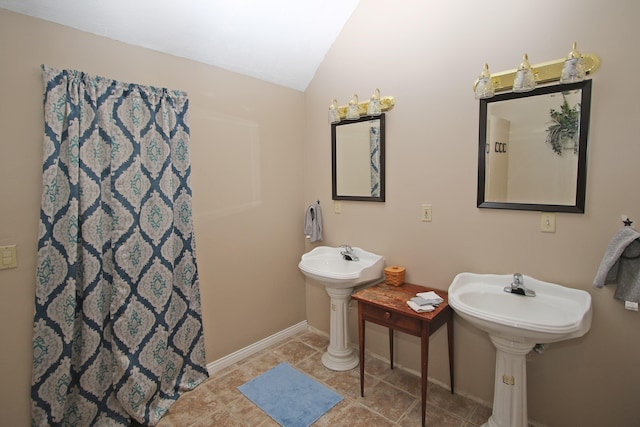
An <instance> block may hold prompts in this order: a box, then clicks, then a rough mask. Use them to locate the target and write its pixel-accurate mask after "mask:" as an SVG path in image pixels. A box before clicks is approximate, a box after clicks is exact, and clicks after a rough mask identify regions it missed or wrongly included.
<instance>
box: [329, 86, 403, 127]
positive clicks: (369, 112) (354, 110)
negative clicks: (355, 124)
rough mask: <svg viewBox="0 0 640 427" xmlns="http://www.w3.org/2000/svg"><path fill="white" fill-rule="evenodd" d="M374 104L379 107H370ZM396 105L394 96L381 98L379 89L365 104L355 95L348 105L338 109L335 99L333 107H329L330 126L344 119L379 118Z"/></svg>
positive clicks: (332, 103)
mask: <svg viewBox="0 0 640 427" xmlns="http://www.w3.org/2000/svg"><path fill="white" fill-rule="evenodd" d="M372 103H374V104H377V105H373V106H370V105H371V104H372ZM395 105H396V100H395V98H394V97H393V96H380V89H378V88H376V89H375V91H374V92H373V95H371V99H369V100H367V101H363V102H358V95H357V94H353V97H352V98H351V101H349V104H348V105H341V106H340V107H338V101H337V100H336V99H333V100H332V102H331V105H329V124H335V123H340V121H341V120H344V119H348V120H356V119H358V118H360V117H361V116H379V115H380V114H382V113H384V112H385V111H389V110H391V109H392V108H393V107H394V106H395ZM334 111H335V113H334ZM356 114H357V117H356Z"/></svg>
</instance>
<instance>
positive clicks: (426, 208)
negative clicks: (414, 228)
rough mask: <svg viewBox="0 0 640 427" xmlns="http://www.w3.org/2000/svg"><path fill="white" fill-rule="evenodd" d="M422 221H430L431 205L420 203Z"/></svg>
mask: <svg viewBox="0 0 640 427" xmlns="http://www.w3.org/2000/svg"><path fill="white" fill-rule="evenodd" d="M422 222H431V205H427V204H423V205H422Z"/></svg>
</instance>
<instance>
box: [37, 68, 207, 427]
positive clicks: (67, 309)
mask: <svg viewBox="0 0 640 427" xmlns="http://www.w3.org/2000/svg"><path fill="white" fill-rule="evenodd" d="M43 78H44V86H45V96H44V117H45V125H44V130H45V132H44V164H43V184H44V188H43V195H42V209H41V213H40V232H39V242H38V265H37V277H36V304H35V319H34V335H33V380H32V389H31V398H32V425H36V426H45V425H46V426H58V425H60V426H63V425H64V426H90V425H91V426H93V425H96V426H101V427H102V426H121V425H125V426H128V425H130V424H131V423H132V419H135V420H136V421H137V422H139V423H143V424H145V425H155V424H156V423H157V421H158V420H159V419H160V417H162V415H163V414H164V413H165V412H166V411H167V410H168V408H169V407H170V406H171V404H172V403H173V402H174V401H175V400H176V399H177V398H178V396H179V395H180V394H181V393H182V392H184V391H187V390H191V389H193V388H194V387H195V386H196V385H198V384H199V383H201V382H202V381H203V380H204V379H206V378H207V370H206V367H205V354H204V339H203V330H202V316H201V309H200V291H199V285H198V270H197V266H196V257H195V241H194V235H193V223H192V218H191V216H192V215H191V190H190V187H189V184H190V183H189V180H190V178H189V175H190V160H189V125H188V122H187V118H188V107H189V101H188V98H187V96H186V94H185V93H183V92H178V91H169V90H166V89H158V88H154V87H145V86H140V85H135V84H125V83H120V82H117V81H114V80H110V79H105V78H101V77H93V76H89V75H87V74H85V73H82V72H78V71H73V70H55V69H52V68H49V67H45V66H43Z"/></svg>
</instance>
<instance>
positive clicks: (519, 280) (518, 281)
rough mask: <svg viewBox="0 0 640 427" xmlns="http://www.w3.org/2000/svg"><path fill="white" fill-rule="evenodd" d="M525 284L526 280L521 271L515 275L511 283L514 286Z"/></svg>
mask: <svg viewBox="0 0 640 427" xmlns="http://www.w3.org/2000/svg"><path fill="white" fill-rule="evenodd" d="M521 285H524V280H523V278H522V274H521V273H515V274H514V275H513V283H512V284H511V286H513V287H518V286H521Z"/></svg>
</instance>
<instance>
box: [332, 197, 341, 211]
mask: <svg viewBox="0 0 640 427" xmlns="http://www.w3.org/2000/svg"><path fill="white" fill-rule="evenodd" d="M341 212H342V203H340V201H339V200H335V201H334V202H333V213H337V214H339V213H341Z"/></svg>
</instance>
